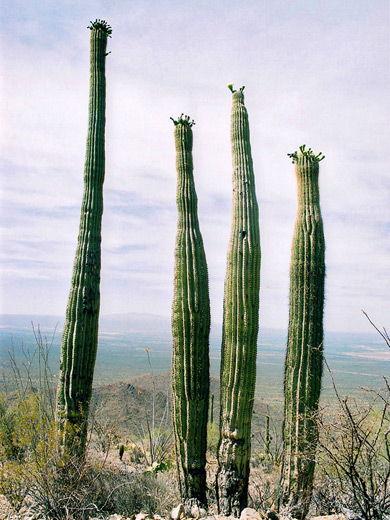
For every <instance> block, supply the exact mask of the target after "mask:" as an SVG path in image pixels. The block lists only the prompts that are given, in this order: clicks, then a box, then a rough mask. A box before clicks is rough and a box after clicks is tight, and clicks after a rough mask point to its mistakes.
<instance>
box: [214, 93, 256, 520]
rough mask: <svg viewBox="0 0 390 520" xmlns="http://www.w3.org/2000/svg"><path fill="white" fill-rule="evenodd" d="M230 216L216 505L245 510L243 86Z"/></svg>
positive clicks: (235, 111)
mask: <svg viewBox="0 0 390 520" xmlns="http://www.w3.org/2000/svg"><path fill="white" fill-rule="evenodd" d="M229 88H230V89H231V91H232V93H233V106H232V114H231V140H232V156H233V215H232V228H231V234H230V243H229V249H228V255H227V269H226V278H225V295H224V313H223V331H222V358H221V419H220V443H219V448H218V475H217V492H218V507H219V510H220V512H221V513H223V514H224V515H231V514H233V515H235V516H239V515H240V511H241V510H242V509H243V508H244V507H246V504H247V491H248V479H249V460H250V453H251V440H250V438H251V419H252V410H253V399H254V392H255V381H256V353H257V334H258V329H259V291H260V257H261V253H260V231H259V212H258V206H257V200H256V191H255V179H254V174H253V163H252V155H251V147H250V140H249V124H248V114H247V111H246V108H245V105H244V94H243V90H244V87H242V88H240V89H239V90H233V87H232V85H229Z"/></svg>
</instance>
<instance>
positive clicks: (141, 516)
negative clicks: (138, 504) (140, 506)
mask: <svg viewBox="0 0 390 520" xmlns="http://www.w3.org/2000/svg"><path fill="white" fill-rule="evenodd" d="M145 518H149V515H147V514H146V513H138V515H137V516H136V517H135V520H145Z"/></svg>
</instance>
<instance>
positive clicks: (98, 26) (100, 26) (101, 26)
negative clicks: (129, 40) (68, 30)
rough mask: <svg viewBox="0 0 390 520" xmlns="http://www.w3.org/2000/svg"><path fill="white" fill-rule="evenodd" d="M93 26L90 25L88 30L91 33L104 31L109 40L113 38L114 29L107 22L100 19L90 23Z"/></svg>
mask: <svg viewBox="0 0 390 520" xmlns="http://www.w3.org/2000/svg"><path fill="white" fill-rule="evenodd" d="M89 23H90V24H91V25H88V29H90V30H91V31H102V32H104V33H106V34H107V36H108V37H109V38H111V34H112V27H111V25H108V23H107V22H106V21H105V20H99V19H98V18H97V19H96V20H95V21H94V22H89Z"/></svg>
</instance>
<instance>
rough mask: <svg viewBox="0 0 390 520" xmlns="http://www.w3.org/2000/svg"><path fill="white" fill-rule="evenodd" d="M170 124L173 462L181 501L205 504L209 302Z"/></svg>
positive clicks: (186, 149)
mask: <svg viewBox="0 0 390 520" xmlns="http://www.w3.org/2000/svg"><path fill="white" fill-rule="evenodd" d="M173 122H174V124H175V146H176V169H177V198H176V201H177V210H178V221H177V235H176V247H175V272H174V297H173V306H172V335H173V355H172V390H173V424H174V432H175V446H176V459H177V467H178V474H179V485H180V493H181V498H182V501H183V502H184V503H185V504H186V506H187V508H189V509H190V508H191V506H192V505H201V504H203V505H205V504H206V471H205V465H206V449H207V420H208V410H209V386H210V376H209V334H210V301H209V288H208V274H207V264H206V256H205V252H204V248H203V240H202V235H201V233H200V229H199V222H198V214H197V196H196V192H195V184H194V178H193V165H192V126H193V124H194V122H193V121H190V118H189V117H188V116H183V114H182V116H181V117H180V118H178V119H177V120H173Z"/></svg>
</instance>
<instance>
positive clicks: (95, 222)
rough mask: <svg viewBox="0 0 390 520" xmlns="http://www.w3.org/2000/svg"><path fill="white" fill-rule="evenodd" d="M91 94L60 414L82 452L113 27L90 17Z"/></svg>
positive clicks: (68, 439) (67, 435) (71, 443)
mask: <svg viewBox="0 0 390 520" xmlns="http://www.w3.org/2000/svg"><path fill="white" fill-rule="evenodd" d="M89 29H90V30H91V39H90V93H89V122H88V136H87V151H86V159H85V168H84V194H83V201H82V207H81V217H80V228H79V236H78V246H77V250H76V256H75V261H74V265H73V276H72V282H71V289H70V293H69V299H68V306H67V310H66V319H65V325H64V331H63V335H62V343H61V364H60V373H59V381H58V390H57V417H58V421H59V425H60V430H61V431H62V433H63V442H64V445H65V447H66V446H68V447H72V451H75V452H76V453H79V454H83V452H84V449H85V442H86V427H87V419H88V411H89V403H90V399H91V393H92V380H93V372H94V366H95V359H96V351H97V342H98V322H99V309H100V264H101V221H102V214H103V181H104V173H105V145H104V134H105V118H106V116H105V112H106V78H105V61H106V46H107V38H108V37H109V36H110V35H111V32H112V30H111V27H110V26H109V25H108V24H107V23H106V22H105V21H104V20H96V21H95V22H91V26H90V27H89Z"/></svg>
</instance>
